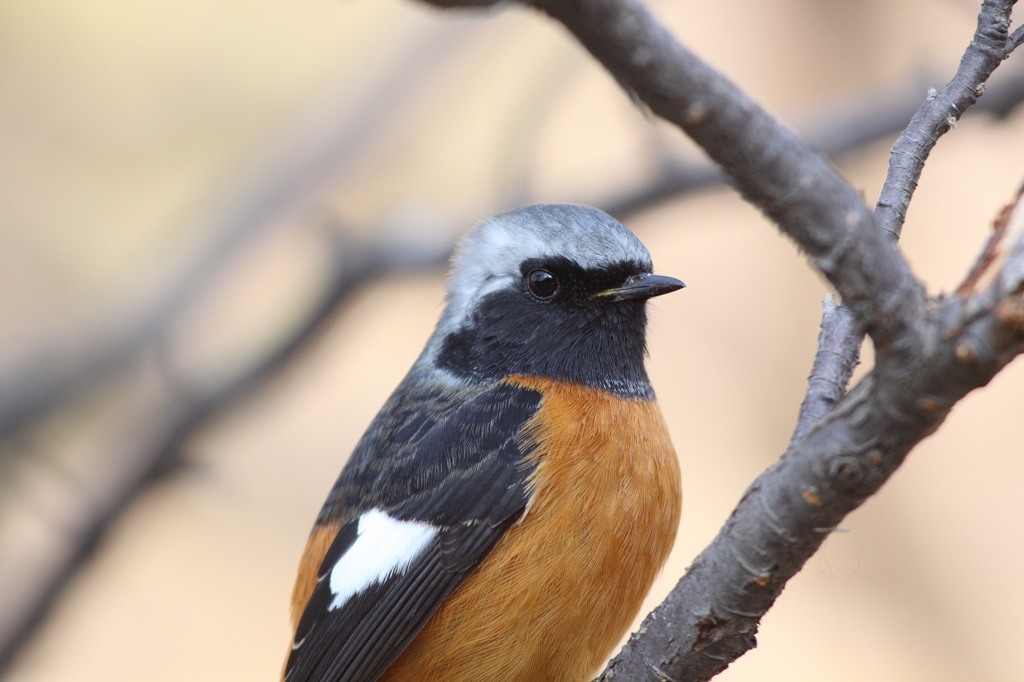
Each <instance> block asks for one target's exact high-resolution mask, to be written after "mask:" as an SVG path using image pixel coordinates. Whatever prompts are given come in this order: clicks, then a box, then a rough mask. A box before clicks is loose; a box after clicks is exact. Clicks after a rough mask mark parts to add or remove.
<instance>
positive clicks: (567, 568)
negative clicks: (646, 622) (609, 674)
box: [380, 377, 681, 682]
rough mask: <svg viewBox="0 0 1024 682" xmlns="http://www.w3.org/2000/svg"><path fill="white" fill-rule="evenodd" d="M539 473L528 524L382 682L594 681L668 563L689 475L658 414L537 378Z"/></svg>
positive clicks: (533, 425)
mask: <svg viewBox="0 0 1024 682" xmlns="http://www.w3.org/2000/svg"><path fill="white" fill-rule="evenodd" d="M509 383H512V384H515V385H519V386H523V387H526V388H532V389H536V390H539V391H540V392H542V394H543V395H544V398H543V401H542V403H541V407H540V409H539V410H538V412H537V413H536V414H535V415H534V417H533V418H532V420H531V422H530V423H529V424H528V427H527V430H526V431H525V434H526V438H527V439H528V440H529V441H532V444H534V445H535V450H534V454H533V457H535V458H536V461H537V468H536V470H535V472H534V474H533V477H532V480H531V485H532V486H533V496H532V498H531V502H530V506H529V508H528V510H527V513H526V515H525V516H524V517H523V519H522V520H521V521H520V522H519V523H518V524H516V525H515V526H513V527H512V528H511V529H510V530H509V531H508V532H507V533H506V534H505V536H504V537H503V538H502V539H501V540H500V541H499V543H498V545H497V546H496V547H495V548H494V550H493V551H492V552H491V554H490V555H489V556H488V557H487V559H486V560H485V561H484V562H483V564H481V566H480V567H479V568H478V569H477V570H476V571H475V572H474V573H473V574H472V575H471V576H470V577H469V578H468V579H467V580H466V582H464V583H463V584H462V585H461V586H460V587H459V588H458V590H456V592H455V593H454V594H452V596H451V597H449V598H448V600H447V601H446V602H445V603H444V604H442V605H441V607H440V608H439V609H438V610H437V612H435V614H434V615H433V617H432V618H431V619H430V621H429V622H428V623H427V625H426V627H424V629H423V630H422V631H421V632H420V634H419V635H417V637H416V638H415V639H414V640H413V641H412V643H411V644H410V645H409V647H408V648H407V649H406V650H405V651H404V652H403V653H402V655H401V656H400V657H399V658H398V659H397V660H396V661H395V662H394V663H393V664H392V665H391V667H390V668H389V669H388V670H387V671H386V672H385V673H384V675H383V676H382V677H381V678H380V679H381V681H382V682H412V681H413V680H415V681H417V682H423V681H425V680H429V681H437V682H440V681H444V682H469V681H470V680H472V681H473V682H479V681H480V680H495V681H497V680H501V681H502V682H584V681H585V680H589V679H590V676H591V675H592V674H593V673H594V672H595V671H596V669H597V667H598V666H600V665H601V664H602V663H603V662H604V660H605V659H606V658H607V657H608V656H609V655H610V654H611V650H612V648H613V647H614V646H615V644H616V643H617V642H618V641H619V640H620V639H621V638H622V636H623V635H624V634H625V631H626V629H627V628H628V627H629V625H630V623H631V622H632V620H633V618H634V616H635V615H636V612H637V611H638V610H639V608H640V605H641V602H642V600H643V598H644V596H645V595H646V594H647V590H648V589H649V588H650V586H651V583H652V582H653V581H654V578H655V576H656V574H657V572H658V571H659V570H660V569H661V566H662V564H663V563H664V562H665V559H666V558H667V557H668V553H669V550H670V549H671V548H672V542H673V540H674V538H675V532H676V526H677V525H678V523H679V514H680V505H681V492H680V481H679V465H678V462H677V460H676V455H675V451H674V449H673V448H672V443H671V442H670V441H669V437H668V431H667V429H666V427H665V422H664V419H663V418H662V415H661V411H660V410H659V409H658V406H657V404H656V403H654V402H642V401H636V400H623V399H620V398H617V397H615V396H613V395H610V394H608V393H605V392H602V391H598V390H595V389H590V388H582V387H579V386H572V385H568V384H564V383H558V382H554V381H550V380H545V379H537V378H532V377H516V378H512V379H510V380H509Z"/></svg>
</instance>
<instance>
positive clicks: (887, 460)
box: [445, 0, 1024, 682]
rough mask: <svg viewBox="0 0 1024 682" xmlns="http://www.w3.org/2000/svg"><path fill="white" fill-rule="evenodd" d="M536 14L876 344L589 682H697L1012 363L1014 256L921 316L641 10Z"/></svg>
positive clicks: (857, 208)
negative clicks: (800, 255)
mask: <svg viewBox="0 0 1024 682" xmlns="http://www.w3.org/2000/svg"><path fill="white" fill-rule="evenodd" d="M445 4H452V3H451V2H450V0H445ZM1013 4H1014V3H1013V1H1012V0H1003V1H998V2H997V1H993V0H985V2H984V4H983V7H982V16H981V18H980V19H979V27H978V32H977V34H976V37H975V39H974V40H973V41H972V43H971V46H970V47H969V48H968V52H967V54H966V55H965V58H964V64H963V65H962V69H965V70H966V72H968V73H970V74H984V78H987V76H988V74H990V73H991V72H992V70H993V69H994V68H995V66H996V65H998V63H999V61H1001V60H1002V58H1003V57H1004V56H1005V48H1006V46H1007V44H1009V43H1008V40H1009V36H1008V27H1009V20H1008V18H1009V11H1010V9H1011V7H1012V6H1013ZM533 5H534V6H535V7H537V8H539V9H541V10H542V11H544V12H546V13H547V14H549V15H550V16H552V17H553V18H555V19H557V20H558V21H560V22H562V23H563V24H564V25H565V26H566V28H568V29H569V31H570V32H572V33H573V34H574V35H575V36H576V37H577V38H578V39H579V40H580V42H581V43H582V44H583V45H584V46H585V47H586V48H587V50H589V51H590V53H591V54H592V55H593V56H594V57H595V58H596V59H598V61H600V62H601V63H602V64H603V65H604V66H605V68H607V69H608V70H609V71H610V72H611V73H612V75H613V76H614V77H615V78H616V79H617V80H618V82H619V83H621V84H623V85H624V87H626V88H628V89H630V90H632V91H633V92H634V93H635V94H636V96H637V97H638V98H639V99H640V100H642V101H643V102H644V103H645V104H647V105H648V106H649V107H650V108H651V110H652V111H654V112H655V113H657V114H659V115H660V116H662V117H664V118H665V119H667V120H669V121H671V122H673V123H676V124H677V125H678V126H679V127H680V128H682V129H683V130H684V131H685V132H686V133H687V134H689V135H690V137H692V138H693V139H694V140H695V141H696V142H697V143H698V144H699V145H700V146H701V147H702V148H703V149H704V151H705V152H707V153H708V155H709V156H711V158H712V159H714V160H715V161H716V162H717V163H718V164H720V165H721V166H722V168H723V170H724V171H725V172H726V173H727V174H728V175H729V176H730V178H732V180H733V183H734V184H735V185H736V187H737V188H738V189H739V190H740V191H741V192H742V194H743V195H744V197H745V198H746V199H748V200H749V201H751V202H752V203H754V204H755V205H757V206H758V207H760V208H761V209H762V210H763V211H765V213H767V214H768V215H769V216H770V217H771V218H772V219H773V220H774V221H775V222H776V223H777V224H778V225H779V227H780V229H781V230H782V231H783V232H784V233H785V234H787V235H788V236H790V237H791V238H792V239H793V240H794V241H796V242H797V243H798V244H799V245H800V247H801V248H802V249H803V250H805V251H806V252H807V253H808V254H809V255H810V256H811V257H812V259H813V262H814V264H815V266H816V267H817V268H818V269H819V270H820V271H821V272H822V273H823V274H824V275H825V276H826V277H827V278H828V280H829V281H830V282H831V283H832V284H833V286H835V288H836V289H837V290H838V291H839V293H840V295H841V296H842V297H843V300H844V303H845V304H846V305H847V306H848V307H849V309H850V310H851V312H852V313H853V317H854V319H855V321H856V322H857V323H858V324H857V326H859V327H862V328H864V329H865V330H866V331H867V332H868V333H869V334H870V335H871V336H872V338H873V340H874V343H875V353H876V364H875V367H874V369H873V370H872V371H871V372H870V373H869V374H868V376H867V377H866V378H865V379H864V380H863V381H861V382H860V383H859V384H858V385H857V386H856V387H854V389H853V390H852V391H851V392H850V393H848V394H847V395H846V396H845V397H843V398H842V400H841V401H840V402H839V404H838V405H836V407H835V408H834V409H832V410H831V411H830V412H828V414H827V415H826V416H825V417H824V418H822V419H820V420H819V421H818V422H817V423H815V424H814V425H813V426H812V427H811V428H810V429H809V430H807V431H806V434H805V435H803V437H799V436H798V437H796V438H794V442H793V444H792V445H791V447H790V448H789V449H788V450H787V451H786V453H785V454H784V455H783V457H782V458H781V459H780V460H779V461H778V462H777V463H776V464H775V465H773V466H772V467H771V468H769V469H768V470H767V471H765V472H764V473H763V474H762V475H761V476H759V477H758V479H757V480H756V481H755V482H754V483H753V484H752V485H751V486H750V487H749V488H748V490H747V491H746V493H745V494H744V496H743V498H742V499H741V500H740V502H739V504H738V506H737V508H736V509H735V510H734V512H733V514H732V515H731V516H730V518H729V519H728V521H727V522H726V524H725V526H724V527H723V528H722V530H721V531H720V533H719V534H718V536H717V537H716V538H715V539H714V540H713V541H712V543H711V544H710V545H709V546H708V547H707V548H706V549H705V550H704V551H703V552H702V553H701V555H700V556H699V557H698V558H697V559H696V561H695V562H694V563H693V565H692V566H691V567H690V569H689V570H688V571H687V573H686V575H685V576H684V577H683V578H682V580H681V581H680V582H679V584H678V585H677V586H676V588H675V589H674V590H673V591H672V593H671V594H670V595H669V597H668V598H667V599H666V600H665V601H664V602H663V603H662V604H661V605H660V606H659V607H658V608H657V609H655V611H654V612H652V613H651V614H650V615H649V616H648V617H647V619H646V620H645V621H644V624H643V625H642V627H641V630H640V632H639V633H637V634H635V635H634V636H633V637H632V638H631V639H630V641H629V643H628V644H627V645H626V646H625V647H624V648H623V650H622V652H621V653H620V654H619V656H617V657H616V658H615V659H613V660H612V662H611V663H610V664H609V665H608V668H606V670H605V672H604V673H603V674H602V676H601V679H603V680H610V679H612V678H613V677H614V678H615V679H626V680H634V681H636V682H639V681H640V680H647V679H650V678H651V676H652V673H653V674H654V676H655V677H657V678H660V679H671V680H674V681H675V682H685V681H697V680H707V679H709V678H710V677H712V676H714V675H715V674H717V673H718V672H720V671H721V670H723V669H724V668H725V667H727V666H728V665H729V663H730V662H731V661H733V660H735V659H736V658H737V657H738V656H740V655H742V654H743V653H744V652H745V651H747V650H748V649H750V648H751V647H753V646H754V645H755V640H754V634H755V633H756V631H757V626H758V623H759V622H760V619H761V617H762V616H763V615H764V613H766V612H767V610H768V609H769V608H770V607H771V605H772V604H773V603H774V601H775V599H776V598H777V597H778V595H779V594H780V593H781V591H782V589H783V587H784V586H785V584H786V582H787V581H788V580H789V578H791V577H792V576H793V575H794V574H795V573H796V572H797V571H799V570H800V568H801V567H802V566H803V564H804V563H805V562H806V560H807V559H808V558H810V556H811V555H812V554H813V553H814V552H815V551H816V550H817V548H818V547H819V546H820V545H821V543H822V542H823V540H824V539H825V537H826V536H827V535H828V533H829V532H831V530H832V529H834V528H835V527H836V526H837V525H838V524H839V522H840V521H841V520H842V519H843V517H844V516H845V515H846V514H848V513H849V512H850V511H852V510H853V509H855V508H857V507H858V506H859V505H860V504H862V503H863V502H864V501H865V500H866V499H867V498H868V497H869V496H871V495H872V494H874V493H875V492H876V491H877V490H878V489H879V488H880V487H881V485H882V484H883V483H884V482H885V481H886V480H887V479H888V477H889V476H890V475H891V474H892V473H893V471H895V470H896V468H897V467H899V466H900V464H901V463H902V462H903V459H904V458H905V456H906V454H907V453H908V452H909V451H910V449H911V448H912V447H913V446H914V445H916V444H917V443H918V442H919V441H920V440H921V439H922V438H924V437H925V436H927V435H929V434H930V433H932V432H933V431H934V430H935V429H937V428H938V426H939V425H940V424H941V423H942V421H943V420H944V419H945V417H946V415H947V414H948V412H949V410H950V408H951V407H952V405H953V404H954V403H956V401H958V400H959V399H960V398H962V397H963V396H964V395H966V394H967V393H968V392H969V391H971V390H973V389H974V388H977V387H979V386H983V385H985V384H986V383H987V382H988V381H989V380H990V379H991V378H992V376H994V375H995V374H996V373H997V372H998V371H999V370H1000V369H1001V368H1002V367H1003V366H1004V365H1005V364H1006V363H1007V362H1009V361H1010V360H1011V359H1012V358H1013V357H1015V356H1016V355H1017V354H1018V353H1019V352H1021V343H1022V340H1024V312H1022V309H1024V302H1022V300H1021V296H1020V292H1021V289H1022V283H1024V242H1022V241H1021V240H1018V241H1017V242H1016V244H1015V246H1014V248H1013V249H1012V251H1011V254H1010V257H1009V258H1008V259H1007V261H1006V263H1005V264H1004V267H1003V269H1002V272H1001V276H1000V277H999V278H997V280H996V281H995V282H994V283H993V284H992V286H991V287H989V288H988V289H986V290H984V291H983V292H981V293H978V294H974V295H970V296H966V295H965V296H952V297H949V298H946V299H934V300H927V299H926V297H925V294H924V291H923V288H922V287H921V286H920V285H919V284H918V283H917V282H916V281H915V280H914V278H913V276H912V275H911V273H910V270H909V267H908V266H907V264H906V262H905V261H904V260H903V259H902V257H901V256H900V255H899V253H898V252H897V251H896V249H895V247H894V246H893V244H892V243H891V242H890V241H889V240H888V239H887V238H886V237H885V235H884V233H883V232H882V231H881V230H879V229H877V227H876V225H875V222H874V216H873V214H872V212H871V211H870V210H869V209H868V208H867V206H865V205H864V204H863V203H862V202H861V201H860V199H859V198H858V196H857V193H856V192H855V191H854V190H853V188H851V187H850V186H849V185H848V184H847V183H846V182H844V181H843V180H842V179H841V178H840V177H839V175H838V174H837V173H836V172H835V170H834V169H833V168H832V167H831V165H829V164H828V162H827V161H825V160H824V159H823V158H821V157H820V156H819V155H817V154H816V153H814V152H812V151H811V150H809V149H808V148H807V147H806V146H804V145H803V144H802V143H800V142H799V141H798V140H797V139H796V138H795V137H794V136H793V135H792V134H791V133H789V131H787V130H786V129H784V128H782V127H781V126H779V125H778V124H777V123H776V122H775V121H774V120H773V119H772V118H771V117H770V116H769V115H768V114H766V113H765V112H764V111H763V110H761V109H760V108H759V107H758V106H757V105H756V104H754V103H753V102H752V101H751V100H750V99H749V98H747V97H746V96H745V95H744V94H743V93H741V92H740V91H739V90H738V89H737V88H736V87H735V86H733V85H732V84H731V83H730V82H728V81H727V80H726V79H725V78H723V77H722V76H720V75H719V74H717V73H716V72H715V71H714V70H712V69H711V68H710V67H708V66H707V65H706V64H704V63H703V62H701V61H700V60H699V59H698V58H697V57H695V56H694V55H693V54H692V53H690V52H689V51H688V50H686V49H685V48H684V47H682V46H681V45H679V44H678V43H677V42H676V41H675V40H674V39H673V38H672V37H671V36H670V35H669V34H668V32H667V31H665V29H664V28H662V27H661V26H660V25H659V24H658V23H657V22H656V21H655V20H654V18H653V17H652V16H651V15H650V14H649V13H648V12H647V11H646V10H645V9H644V8H643V6H642V5H640V4H639V3H638V2H636V0H535V2H534V3H533ZM1011 42H1012V41H1011ZM965 65H966V66H965ZM970 82H971V81H970V79H969V78H966V79H964V78H961V79H959V80H958V79H954V83H953V84H951V87H950V88H947V93H944V95H946V94H948V98H947V97H945V96H944V97H943V98H935V99H936V100H938V102H939V105H940V107H939V109H938V110H939V111H941V120H940V121H939V127H938V128H936V129H937V130H941V131H942V132H944V130H945V129H948V128H949V127H950V125H951V121H950V118H951V117H953V120H952V122H955V119H956V118H958V117H959V115H960V113H962V111H963V110H964V109H965V108H966V106H967V105H969V104H971V103H973V102H974V101H975V100H976V98H977V96H978V95H979V94H980V93H979V92H978V91H977V89H973V90H972V89H969V88H968V86H969V83H970ZM965 88H968V89H967V90H966V91H965ZM947 99H948V100H949V101H947ZM950 105H954V106H953V108H952V109H951V108H950ZM930 111H931V108H929V112H930ZM921 118H922V117H915V120H914V121H912V123H911V128H910V130H911V133H910V134H909V135H907V136H904V138H901V141H902V142H903V143H904V145H907V146H900V145H899V143H898V146H900V149H899V152H898V153H894V156H895V158H896V161H895V162H894V163H893V167H894V168H895V169H896V170H895V171H894V172H893V173H891V174H890V177H891V180H890V181H889V182H887V184H886V189H887V191H890V192H896V193H897V194H898V195H899V197H898V201H895V202H889V203H890V205H892V206H894V207H895V208H896V209H897V210H896V211H895V212H894V213H893V214H892V215H893V216H895V219H894V218H892V217H888V218H884V220H885V221H886V223H887V224H889V225H890V226H891V225H892V224H895V223H898V224H899V225H902V218H903V215H904V214H905V207H906V205H907V203H908V202H909V199H910V196H911V193H912V190H913V185H914V184H915V183H916V178H917V175H916V174H915V173H919V171H920V169H919V168H917V170H916V171H914V170H913V164H912V163H909V162H905V161H906V160H907V159H908V158H909V156H912V153H911V151H908V150H912V151H913V150H916V151H917V152H923V153H919V154H918V156H921V157H922V158H923V156H924V154H926V153H927V150H929V149H930V148H931V146H933V145H934V140H931V141H929V140H928V139H925V140H923V141H917V142H913V143H912V144H910V142H909V141H906V138H908V137H910V136H912V135H913V134H914V131H917V130H929V129H932V128H933V127H934V124H933V122H932V121H933V119H932V118H931V116H930V113H929V116H926V117H924V118H925V119H926V120H925V121H922V120H921ZM942 126H945V128H943V127H942ZM940 134H941V133H940ZM936 139H937V136H936ZM914 163H916V161H915V162H914ZM921 163H923V161H921ZM904 167H910V168H911V172H910V173H909V174H908V173H906V172H902V170H901V169H903V168H904ZM900 206H902V207H903V208H902V209H900ZM890 232H892V233H893V234H897V233H898V229H897V230H890ZM851 336H856V335H854V334H851ZM833 395H834V394H833ZM803 426H806V424H804V425H803ZM800 430H801V426H800V425H798V433H800Z"/></svg>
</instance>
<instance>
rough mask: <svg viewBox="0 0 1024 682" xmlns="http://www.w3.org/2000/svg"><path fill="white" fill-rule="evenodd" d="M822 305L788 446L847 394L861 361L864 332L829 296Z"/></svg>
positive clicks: (847, 311) (845, 310)
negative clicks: (804, 390)
mask: <svg viewBox="0 0 1024 682" xmlns="http://www.w3.org/2000/svg"><path fill="white" fill-rule="evenodd" d="M821 305H822V307H823V308H824V312H823V313H822V316H821V333H820V334H819V335H818V350H817V352H816V353H815V354H814V365H813V366H812V368H811V376H810V377H809V378H808V379H807V393H806V395H805V396H804V401H803V403H802V404H801V405H800V413H799V415H798V416H797V419H796V427H795V428H794V429H793V435H792V437H791V438H790V440H789V447H793V445H794V444H796V442H797V441H799V440H800V439H801V438H803V437H804V436H805V435H806V434H807V432H808V431H810V430H811V427H812V426H814V425H815V424H816V423H818V420H820V419H821V418H822V417H824V416H825V415H826V414H828V413H829V412H831V411H832V408H833V407H835V405H836V403H838V402H839V401H840V400H841V399H842V397H843V396H844V395H846V386H847V384H849V383H850V377H851V376H852V375H853V370H854V368H855V367H856V366H857V362H858V360H859V358H860V342H861V340H862V339H863V338H864V332H862V331H861V330H860V329H858V328H857V323H856V322H855V321H854V319H853V315H851V314H850V311H849V310H848V309H847V308H844V307H842V306H838V305H836V302H835V299H833V298H832V296H831V295H828V296H825V297H824V298H823V299H822V300H821Z"/></svg>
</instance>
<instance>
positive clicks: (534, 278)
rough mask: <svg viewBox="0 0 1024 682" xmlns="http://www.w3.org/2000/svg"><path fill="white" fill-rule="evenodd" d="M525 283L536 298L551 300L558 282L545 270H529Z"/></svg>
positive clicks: (556, 289)
mask: <svg viewBox="0 0 1024 682" xmlns="http://www.w3.org/2000/svg"><path fill="white" fill-rule="evenodd" d="M526 283H527V285H529V287H530V293H531V294H533V295H534V296H536V297H537V298H551V297H552V296H554V295H555V292H556V291H558V280H557V279H555V276H554V275H552V274H551V273H550V272H548V271H547V270H531V271H530V274H528V275H527V276H526Z"/></svg>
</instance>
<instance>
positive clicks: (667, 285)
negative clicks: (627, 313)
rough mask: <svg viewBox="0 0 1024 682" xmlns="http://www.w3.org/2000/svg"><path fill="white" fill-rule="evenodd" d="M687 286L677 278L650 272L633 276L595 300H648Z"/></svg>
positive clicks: (599, 294)
mask: <svg viewBox="0 0 1024 682" xmlns="http://www.w3.org/2000/svg"><path fill="white" fill-rule="evenodd" d="M685 286H686V285H685V284H683V283H682V282H680V281H679V280H678V279H676V278H675V277H665V276H664V275H652V274H650V273H649V272H647V273H644V274H642V275H633V276H632V277H630V278H629V279H627V280H626V283H625V284H623V285H622V286H621V287H616V288H615V289H606V290H605V291H599V292H598V293H596V294H594V297H595V298H598V297H600V298H607V299H608V300H611V301H630V300H635V299H648V298H653V297H655V296H661V295H662V294H670V293H672V292H673V291H678V290H679V289H682V288H683V287H685Z"/></svg>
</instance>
